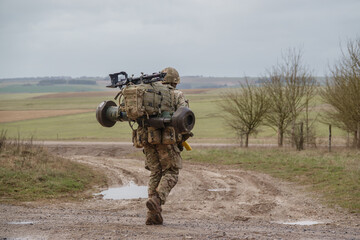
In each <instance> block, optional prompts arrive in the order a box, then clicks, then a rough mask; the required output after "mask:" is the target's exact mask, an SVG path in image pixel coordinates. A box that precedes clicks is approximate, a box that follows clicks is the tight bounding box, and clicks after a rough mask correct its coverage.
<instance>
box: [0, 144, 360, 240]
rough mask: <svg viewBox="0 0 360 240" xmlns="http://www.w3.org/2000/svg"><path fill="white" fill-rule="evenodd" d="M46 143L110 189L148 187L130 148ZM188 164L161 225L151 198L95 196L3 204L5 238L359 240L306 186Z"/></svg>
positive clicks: (0, 230)
mask: <svg viewBox="0 0 360 240" xmlns="http://www.w3.org/2000/svg"><path fill="white" fill-rule="evenodd" d="M48 145H49V148H50V149H51V151H53V152H54V153H57V154H61V155H63V156H65V157H67V158H70V159H72V160H74V161H77V162H81V163H85V164H89V165H91V166H93V167H95V168H98V169H103V170H104V171H105V172H106V174H107V176H108V177H109V184H110V187H116V186H122V185H127V184H128V183H129V182H131V181H132V182H134V183H136V184H137V185H139V186H142V185H146V183H147V180H148V175H149V172H148V171H147V170H145V169H144V162H143V160H140V159H128V158H122V157H121V156H126V155H127V154H128V153H130V152H132V151H139V150H134V149H133V148H132V147H131V146H128V145H126V144H125V145H118V146H117V147H116V148H114V145H111V144H103V145H101V144H100V145H86V144H81V145H80V144H62V145H61V144H48ZM183 165H184V167H183V169H182V170H181V172H180V180H179V182H178V184H177V185H176V186H175V188H174V189H173V191H172V192H171V194H170V196H169V198H168V202H167V203H166V204H165V205H164V206H163V217H164V225H162V226H146V225H145V217H146V207H145V201H146V199H129V200H104V199H103V198H102V196H94V197H93V198H92V199H86V200H83V201H78V202H61V201H57V200H55V201H50V202H49V201H44V202H29V203H22V204H18V205H5V204H1V205H0V216H1V218H0V239H360V225H359V224H360V217H359V216H357V215H355V214H348V213H346V212H345V211H343V210H341V209H329V208H327V207H325V206H323V205H321V204H320V203H319V202H320V201H319V199H318V198H317V196H315V195H314V194H311V193H309V192H307V191H306V190H305V189H304V187H300V186H297V185H295V184H292V183H288V182H283V181H280V180H277V179H274V178H272V177H270V176H268V175H265V174H260V173H255V172H250V171H244V170H241V169H239V168H237V167H234V166H218V165H207V164H194V163H189V162H185V163H184V164H183ZM99 192H100V190H99ZM300 221H315V222H317V223H318V224H314V225H299V224H300V223H301V222H300ZM285 223H293V224H285ZM294 223H297V224H294ZM308 223H310V222H303V224H308Z"/></svg>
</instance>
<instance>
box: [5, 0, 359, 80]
mask: <svg viewBox="0 0 360 240" xmlns="http://www.w3.org/2000/svg"><path fill="white" fill-rule="evenodd" d="M359 10H360V3H359V2H358V1H350V0H349V1H341V2H339V1H336V0H333V1H331V0H329V1H322V0H317V1H308V0H303V1H298V0H295V1H285V0H275V1H265V0H255V1H245V0H242V1H237V0H222V1H218V0H208V1H205V0H194V1H190V0H183V1H180V0H156V1H145V0H142V1H118V0H105V1H100V0H99V1H95V0H88V1H83V0H80V1H79V0H78V1H68V0H63V1H60V0H59V1H46V0H33V1H26V0H13V1H11V0H2V1H0V52H1V53H2V54H1V55H0V77H16V76H44V75H71V76H81V75H101V76H103V75H106V74H107V73H109V72H113V71H119V70H126V71H128V72H129V73H136V74H137V73H139V72H141V71H144V72H153V71H156V70H160V69H162V68H163V67H166V66H174V67H176V68H178V70H179V72H180V73H181V74H182V75H213V76H242V75H244V74H248V75H253V76H256V75H259V74H261V73H263V72H264V71H265V69H266V68H269V67H271V65H272V64H274V63H275V62H276V59H277V58H278V57H279V56H280V55H281V50H282V49H286V48H288V47H298V46H303V49H304V58H305V62H307V63H308V64H309V65H311V66H313V67H314V68H315V70H316V71H317V72H318V73H319V74H320V75H322V74H323V73H324V69H325V68H326V64H327V62H328V61H329V59H334V58H336V57H337V54H338V53H339V41H341V40H342V39H343V38H348V37H356V34H359V30H358V26H357V25H358V24H357V23H358V22H359V21H360V16H359V14H358V12H359Z"/></svg>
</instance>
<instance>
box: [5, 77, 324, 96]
mask: <svg viewBox="0 0 360 240" xmlns="http://www.w3.org/2000/svg"><path fill="white" fill-rule="evenodd" d="M246 78H247V79H248V81H249V82H250V83H253V84H257V83H259V81H260V78H258V77H246ZM246 78H245V77H204V76H181V83H180V84H179V85H178V88H180V89H199V88H201V89H204V88H225V87H235V86H238V85H239V83H244V82H245V79H246ZM316 79H317V80H318V82H319V83H320V84H323V83H324V82H325V77H316ZM109 84H110V78H109V77H108V76H106V77H86V76H84V77H79V78H72V77H68V76H56V77H53V76H52V77H35V78H3V79H0V93H41V92H87V91H106V90H109V89H108V88H106V86H107V85H109Z"/></svg>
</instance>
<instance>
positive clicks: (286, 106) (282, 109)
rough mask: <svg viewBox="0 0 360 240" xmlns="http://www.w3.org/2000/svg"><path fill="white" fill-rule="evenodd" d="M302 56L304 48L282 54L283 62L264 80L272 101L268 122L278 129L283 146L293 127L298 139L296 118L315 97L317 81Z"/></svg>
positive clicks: (280, 143)
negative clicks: (286, 133)
mask: <svg viewBox="0 0 360 240" xmlns="http://www.w3.org/2000/svg"><path fill="white" fill-rule="evenodd" d="M301 58H302V53H301V51H300V50H296V49H295V48H294V49H288V50H287V51H286V52H285V53H283V54H282V62H280V63H278V64H277V65H275V66H273V67H272V69H271V70H269V71H268V74H267V76H266V77H265V78H264V81H263V85H264V88H265V91H266V93H267V95H268V97H269V101H270V109H269V112H268V114H267V115H266V124H267V125H268V126H270V127H271V128H273V129H274V130H275V131H277V133H278V146H279V147H281V146H283V142H284V134H285V131H286V130H287V129H288V127H289V126H292V139H295V137H294V134H295V125H296V119H297V118H298V116H299V114H300V113H301V112H302V111H303V110H304V108H305V107H306V106H307V104H309V101H311V99H312V97H313V96H314V89H315V87H316V81H315V79H314V78H313V77H312V73H311V71H310V70H309V69H308V68H307V67H306V66H305V65H304V64H303V63H302V61H301Z"/></svg>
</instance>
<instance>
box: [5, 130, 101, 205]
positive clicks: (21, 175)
mask: <svg viewBox="0 0 360 240" xmlns="http://www.w3.org/2000/svg"><path fill="white" fill-rule="evenodd" d="M105 184H106V177H105V175H104V174H102V173H100V172H97V171H95V170H93V169H92V168H90V167H89V166H86V165H84V164H80V163H76V162H73V161H70V160H68V159H64V158H61V157H58V156H54V155H52V154H50V153H49V152H48V151H47V150H46V149H45V148H43V147H42V146H36V145H33V144H32V142H31V141H27V142H24V141H19V140H15V141H11V142H9V141H6V137H5V135H4V133H3V132H2V133H1V136H0V202H14V201H15V202H16V201H33V200H39V199H52V198H57V199H58V198H68V199H73V200H76V199H79V198H86V197H90V193H88V192H89V191H86V190H89V189H91V188H92V187H94V186H96V185H97V186H99V185H100V186H101V185H105Z"/></svg>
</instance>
